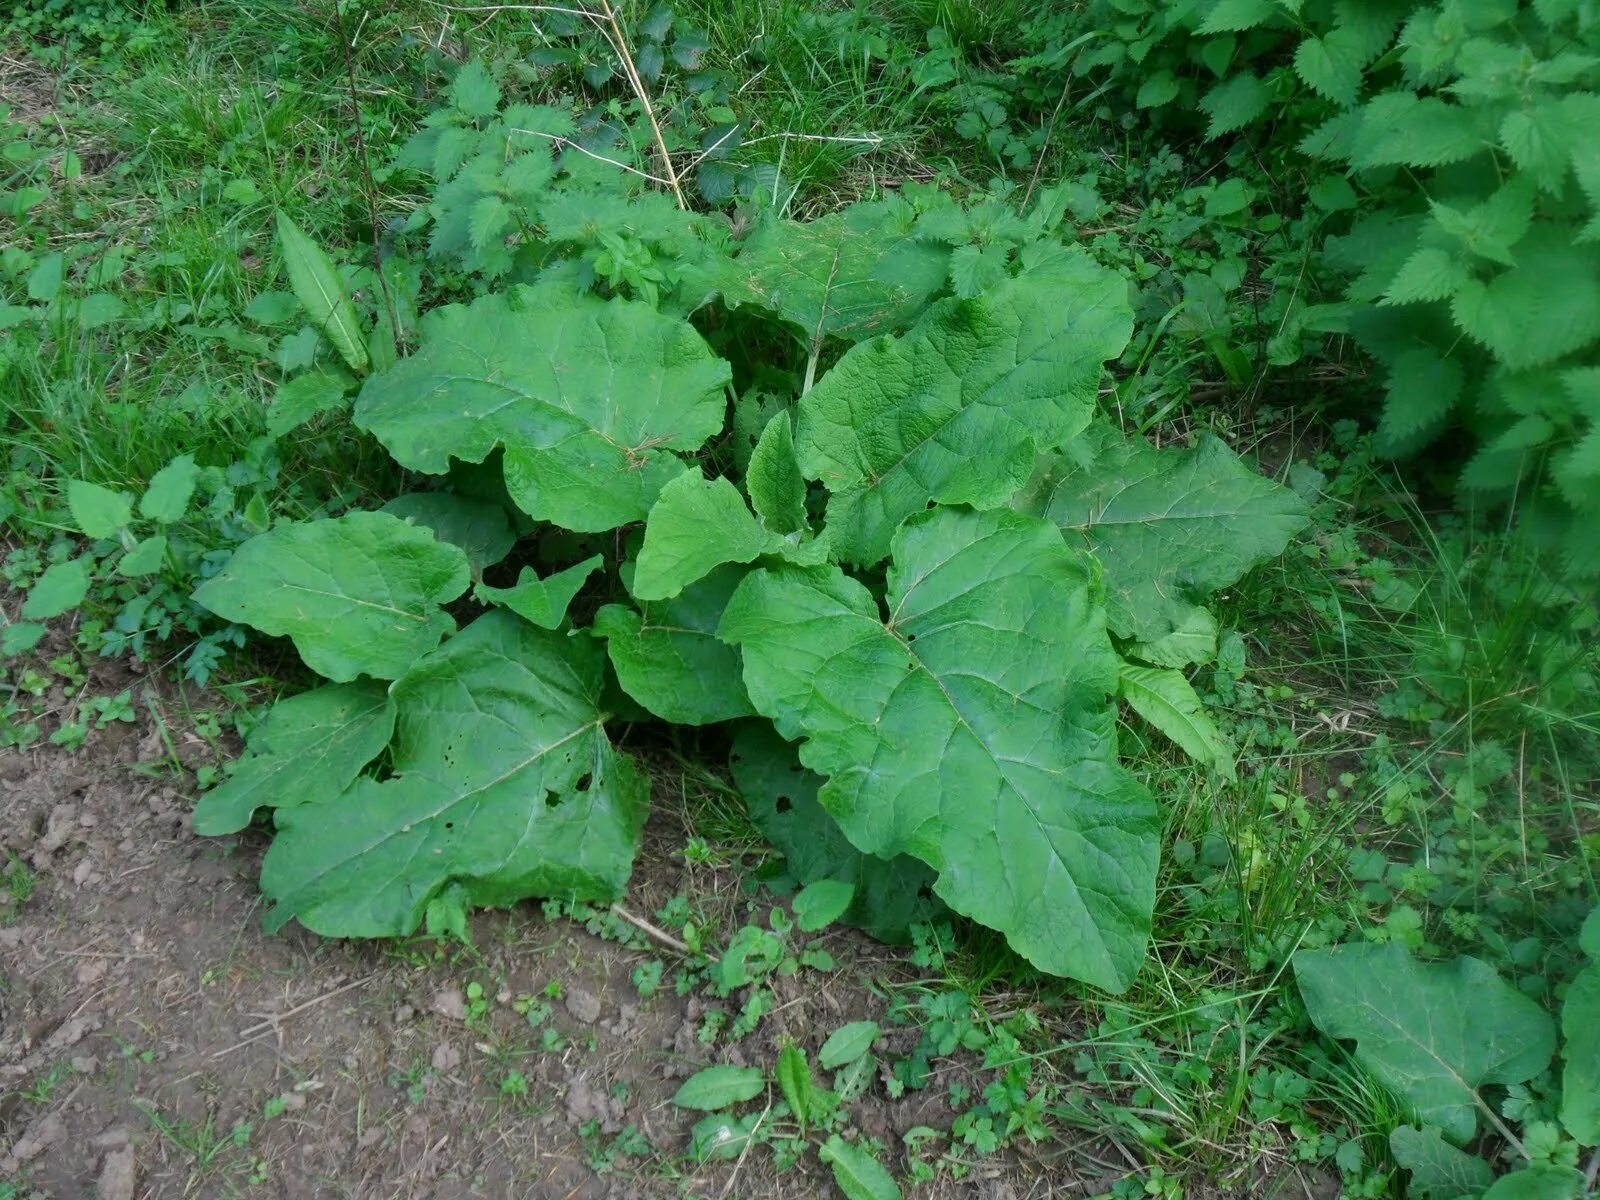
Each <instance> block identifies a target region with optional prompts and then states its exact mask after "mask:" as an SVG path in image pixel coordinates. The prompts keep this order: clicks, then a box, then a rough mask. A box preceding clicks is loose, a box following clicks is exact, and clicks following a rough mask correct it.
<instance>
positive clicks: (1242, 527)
mask: <svg viewBox="0 0 1600 1200" xmlns="http://www.w3.org/2000/svg"><path fill="white" fill-rule="evenodd" d="M1015 504H1016V507H1017V508H1018V509H1020V510H1022V511H1025V512H1034V513H1039V514H1041V515H1042V516H1044V517H1046V518H1047V519H1048V520H1050V521H1051V522H1053V523H1054V524H1055V525H1057V526H1058V527H1059V528H1060V529H1061V530H1062V531H1063V532H1065V533H1066V534H1067V535H1068V537H1069V539H1071V540H1075V541H1081V544H1082V545H1083V546H1085V547H1086V548H1087V549H1089V550H1092V551H1093V552H1094V554H1095V557H1096V558H1098V559H1099V560H1100V565H1101V566H1102V567H1103V568H1104V572H1105V585H1106V593H1107V601H1108V604H1109V607H1110V620H1111V628H1112V629H1113V630H1114V631H1116V633H1117V634H1118V635H1119V636H1122V637H1132V638H1136V639H1138V640H1140V641H1145V642H1149V641H1154V640H1156V639H1158V638H1163V637H1165V636H1167V635H1168V634H1170V633H1172V632H1173V631H1174V630H1176V629H1180V628H1182V627H1184V625H1185V624H1186V623H1188V622H1189V621H1191V620H1193V619H1194V617H1193V613H1194V610H1195V608H1196V607H1197V606H1199V605H1200V604H1201V603H1202V602H1203V601H1204V600H1205V599H1206V598H1207V597H1208V596H1209V595H1210V594H1211V593H1212V592H1215V591H1216V590H1218V589H1219V588H1224V587H1227V586H1229V585H1230V584H1233V583H1236V582H1237V581H1238V580H1239V579H1240V577H1241V576H1243V575H1244V573H1245V572H1246V571H1248V570H1250V568H1251V567H1253V566H1255V565H1257V564H1258V563H1261V562H1265V561H1266V560H1268V559H1270V558H1273V557H1276V556H1277V555H1279V554H1281V553H1282V552H1283V549H1284V547H1285V546H1286V545H1288V543H1289V540H1290V539H1291V538H1292V537H1294V535H1295V534H1296V533H1298V532H1299V531H1300V530H1301V529H1302V528H1304V527H1305V525H1306V523H1307V521H1308V520H1309V514H1308V510H1307V508H1306V504H1305V501H1303V500H1302V499H1300V497H1299V496H1297V495H1295V494H1294V492H1292V491H1290V490H1289V489H1288V488H1286V487H1283V486H1281V485H1280V484H1277V483H1274V482H1273V481H1272V480H1270V479H1267V478H1265V477H1264V476H1262V475H1260V474H1258V473H1256V472H1255V471H1253V470H1251V469H1250V468H1249V467H1248V466H1246V465H1245V464H1244V463H1243V462H1242V461H1241V460H1240V459H1239V457H1238V456H1237V455H1236V454H1234V453H1233V451H1231V450H1229V449H1228V448H1227V447H1226V446H1225V445H1223V444H1222V442H1221V441H1219V440H1217V439H1216V438H1212V437H1209V436H1207V437H1203V438H1202V439H1201V440H1200V442H1199V444H1198V445H1196V446H1195V447H1194V448H1193V449H1190V450H1157V449H1155V448H1154V447H1153V446H1150V445H1148V444H1147V443H1145V442H1143V441H1139V440H1137V439H1135V440H1125V439H1123V438H1122V436H1121V435H1120V434H1118V433H1116V432H1115V431H1113V430H1112V429H1110V428H1109V427H1108V426H1105V425H1095V426H1092V427H1090V428H1089V429H1088V430H1087V431H1085V433H1084V434H1083V436H1081V437H1080V438H1078V439H1076V440H1075V441H1074V442H1073V443H1072V444H1071V445H1070V446H1069V447H1068V448H1067V450H1066V451H1065V452H1063V453H1062V454H1060V455H1058V456H1056V457H1055V458H1054V459H1051V460H1048V461H1047V462H1046V463H1045V464H1044V466H1043V468H1042V469H1041V471H1040V472H1039V473H1038V475H1036V477H1035V478H1034V480H1033V482H1032V483H1031V484H1030V486H1029V488H1028V490H1027V491H1026V492H1025V493H1024V494H1022V495H1021V496H1019V497H1018V498H1017V500H1016V501H1015Z"/></svg>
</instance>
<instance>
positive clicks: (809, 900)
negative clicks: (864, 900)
mask: <svg viewBox="0 0 1600 1200" xmlns="http://www.w3.org/2000/svg"><path fill="white" fill-rule="evenodd" d="M855 898H856V889H855V885H854V884H853V883H847V882H845V881H844V880H842V879H819V880H817V882H816V883H808V884H806V886H805V887H803V888H801V889H800V890H799V891H798V892H796V893H795V897H794V900H793V902H792V904H791V907H792V908H793V909H794V919H795V924H796V925H798V926H800V928H801V929H802V930H803V931H804V932H806V933H814V932H816V931H817V930H818V929H821V928H822V927H823V926H824V925H832V924H833V923H834V922H835V921H837V920H838V919H839V918H840V917H842V916H844V914H845V910H846V909H848V908H849V907H850V904H851V902H852V901H853V900H854V899H855Z"/></svg>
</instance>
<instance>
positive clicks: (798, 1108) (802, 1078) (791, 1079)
mask: <svg viewBox="0 0 1600 1200" xmlns="http://www.w3.org/2000/svg"><path fill="white" fill-rule="evenodd" d="M777 1075H778V1087H779V1088H781V1089H782V1090H783V1098H784V1099H785V1100H787V1101H788V1102H789V1111H791V1112H792V1113H794V1117H795V1120H797V1121H799V1122H800V1130H801V1132H802V1133H803V1132H805V1128H806V1122H807V1121H809V1120H810V1119H811V1105H812V1102H813V1096H814V1094H815V1091H816V1088H815V1085H814V1082H813V1080H812V1078H811V1064H810V1063H808V1062H807V1061H806V1052H805V1051H804V1050H802V1049H800V1047H799V1046H796V1045H794V1044H792V1043H791V1044H790V1045H787V1046H785V1047H784V1048H783V1049H782V1050H780V1051H778V1071H777Z"/></svg>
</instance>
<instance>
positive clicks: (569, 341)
mask: <svg viewBox="0 0 1600 1200" xmlns="http://www.w3.org/2000/svg"><path fill="white" fill-rule="evenodd" d="M728 379H729V369H728V364H727V363H725V362H723V361H722V360H721V359H719V358H717V357H716V356H715V355H714V354H712V352H711V349H710V347H708V346H707V345H706V343H705V341H704V339H703V338H701V336H700V335H699V334H698V333H697V332H695V329H694V327H693V326H692V325H690V324H689V323H688V322H687V321H682V320H679V319H677V318H674V317H668V316H664V315H663V314H661V313H659V312H657V311H656V310H655V309H653V308H651V307H650V306H649V305H647V304H641V303H635V302H633V301H628V300H609V301H607V300H600V299H598V298H597V297H594V296H590V295H576V294H573V293H572V292H571V291H569V290H566V289H564V288H560V287H557V286H553V285H552V286H545V287H540V288H518V289H516V290H515V291H514V292H512V293H511V294H510V295H494V296H485V297H482V298H481V299H478V300H475V301H473V303H471V304H470V305H448V306H446V307H444V308H440V309H435V310H434V311H433V312H430V313H429V314H428V316H427V317H426V318H425V319H424V320H423V323H422V344H421V346H420V347H419V348H418V350H417V352H416V353H415V354H413V355H411V356H410V357H409V358H407V359H405V360H404V361H402V362H400V363H397V364H396V365H395V366H394V367H392V368H390V369H389V370H388V371H385V372H383V373H382V374H380V375H375V376H373V377H372V378H371V379H369V380H368V381H367V383H366V384H365V385H364V386H363V387H362V389H361V394H360V396H358V397H357V399H356V407H355V414H354V420H355V423H356V424H357V425H358V426H360V427H361V428H363V429H366V430H369V431H370V432H371V433H372V434H373V435H374V436H376V437H377V438H378V440H379V441H381V442H382V443H383V444H384V445H385V446H386V447H388V449H389V452H390V453H391V454H393V455H394V457H395V458H396V459H398V460H399V461H400V463H401V464H402V465H404V466H407V467H410V468H412V469H413V470H417V471H428V472H431V473H433V474H441V473H443V472H444V471H445V470H446V469H447V468H448V467H449V465H450V459H451V458H458V459H462V460H464V461H466V462H482V461H483V460H484V459H485V458H486V457H488V455H489V453H490V452H491V451H492V450H493V449H494V448H495V446H497V445H503V446H504V447H505V458H504V470H505V478H506V486H507V489H508V490H509V491H510V493H511V496H512V498H513V499H514V500H515V501H516V502H517V504H518V505H519V506H520V507H521V508H522V509H523V510H524V511H525V512H527V513H528V515H529V516H532V517H536V518H538V519H539V520H547V521H553V522H554V523H556V524H557V525H561V526H563V527H564V528H567V529H576V530H582V531H598V530H605V529H612V528H615V527H616V526H618V525H625V524H627V523H629V522H630V521H639V520H643V519H644V516H645V513H646V512H648V511H649V509H650V505H651V503H653V502H654V500H655V498H656V495H657V494H658V493H659V492H660V490H661V488H662V485H663V484H665V483H666V482H667V481H668V480H670V479H672V478H674V477H675V476H676V475H678V474H679V472H680V471H682V469H683V466H682V464H681V462H680V461H679V459H678V457H677V454H676V452H680V451H692V450H695V449H698V448H699V447H700V445H701V444H702V443H704V442H705V440H706V439H707V438H709V437H710V436H711V435H712V434H714V433H716V432H717V431H718V430H720V429H721V428H722V421H723V416H724V409H725V400H724V397H723V388H724V386H725V385H726V384H727V382H728Z"/></svg>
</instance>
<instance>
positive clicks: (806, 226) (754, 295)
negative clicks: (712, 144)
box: [723, 203, 949, 350]
mask: <svg viewBox="0 0 1600 1200" xmlns="http://www.w3.org/2000/svg"><path fill="white" fill-rule="evenodd" d="M902 207H903V206H902ZM899 223H900V221H899V218H898V217H897V212H896V208H895V206H894V205H893V204H892V203H890V204H885V203H866V204H855V205H852V206H851V207H849V208H846V209H844V210H842V211H840V212H837V213H833V214H831V215H829V216H826V217H821V218H819V219H817V220H815V221H805V222H800V221H782V220H776V219H774V220H768V221H765V222H763V223H762V224H761V225H759V226H757V228H756V230H755V232H753V233H752V234H751V235H750V236H749V237H748V238H746V239H745V241H744V245H743V247H742V248H741V249H740V251H739V257H738V258H737V259H735V260H734V262H733V264H732V266H731V267H730V268H729V269H728V272H727V274H728V280H727V282H726V284H725V285H724V287H723V295H724V299H725V300H726V301H727V303H728V304H729V305H730V306H731V307H737V306H739V305H741V304H752V305H757V306H759V307H761V308H765V309H769V310H771V311H772V312H774V313H776V314H777V315H778V316H779V317H781V318H782V319H783V320H784V321H786V322H787V323H789V324H790V325H791V326H793V327H794V328H795V330H796V332H797V333H799V334H800V336H801V337H802V338H803V339H804V341H805V342H806V344H807V346H808V347H809V348H811V349H812V350H815V349H816V348H818V347H820V346H821V345H822V343H823V342H824V341H825V340H826V339H827V338H830V337H837V338H844V339H847V340H849V341H860V340H861V339H862V338H868V337H872V336H874V335H875V334H880V333H887V332H889V331H890V330H893V329H897V328H902V327H904V326H905V325H907V324H909V323H910V322H911V321H912V320H914V319H915V317H916V315H917V313H918V312H920V311H921V309H922V307H923V305H925V304H926V303H927V302H928V299H929V297H931V296H933V295H934V294H935V293H937V292H938V290H939V288H940V285H942V284H943V283H944V276H945V270H946V265H945V264H946V262H947V261H948V257H949V256H948V252H947V251H944V250H942V249H940V248H938V247H935V246H928V245H923V244H921V243H918V242H915V241H912V240H911V239H910V238H909V237H908V236H907V235H906V233H905V232H904V231H903V230H901V229H899V228H897V226H898V224H899Z"/></svg>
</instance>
